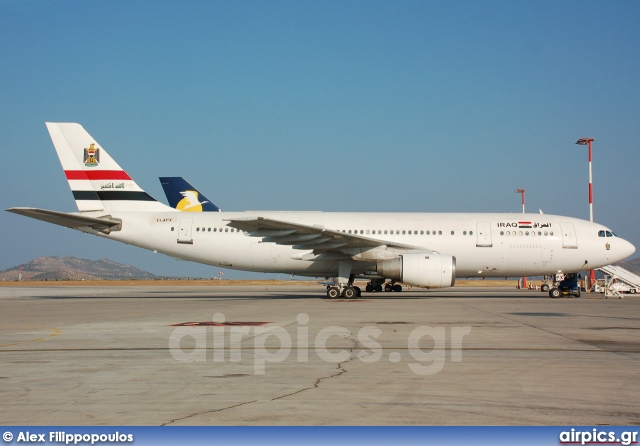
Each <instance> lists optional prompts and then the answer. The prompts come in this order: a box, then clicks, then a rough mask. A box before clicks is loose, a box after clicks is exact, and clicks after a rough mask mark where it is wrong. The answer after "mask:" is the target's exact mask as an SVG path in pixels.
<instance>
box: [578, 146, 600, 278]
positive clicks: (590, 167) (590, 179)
mask: <svg viewBox="0 0 640 446" xmlns="http://www.w3.org/2000/svg"><path fill="white" fill-rule="evenodd" d="M593 141H595V139H594V138H580V139H579V140H577V141H576V144H578V145H580V146H588V147H589V221H590V222H592V223H593V167H592V166H593V163H592V160H593V152H592V147H591V143H593ZM589 279H590V280H589V282H590V284H589V285H590V286H592V285H593V284H594V283H595V282H596V272H595V271H594V270H591V271H590V272H589Z"/></svg>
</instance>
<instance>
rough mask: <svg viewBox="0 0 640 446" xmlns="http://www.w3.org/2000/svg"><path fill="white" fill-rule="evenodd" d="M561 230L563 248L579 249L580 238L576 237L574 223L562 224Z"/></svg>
mask: <svg viewBox="0 0 640 446" xmlns="http://www.w3.org/2000/svg"><path fill="white" fill-rule="evenodd" d="M560 230H561V231H562V247H563V248H570V249H571V248H577V247H578V238H577V237H576V228H574V227H573V223H568V222H565V223H560Z"/></svg>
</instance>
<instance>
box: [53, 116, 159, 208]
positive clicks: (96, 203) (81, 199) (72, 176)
mask: <svg viewBox="0 0 640 446" xmlns="http://www.w3.org/2000/svg"><path fill="white" fill-rule="evenodd" d="M46 124H47V130H49V135H50V136H51V140H52V141H53V145H54V147H55V148H56V152H57V153H58V158H60V163H61V164H62V169H63V170H64V174H65V176H66V177H67V180H68V181H69V187H70V188H71V192H73V198H74V199H75V200H76V205H77V206H78V210H80V211H112V210H113V211H166V210H168V209H170V208H168V207H167V206H165V205H164V204H162V203H160V202H159V201H156V200H155V199H154V198H152V197H151V196H150V195H149V194H147V193H146V192H145V191H144V190H142V188H140V186H138V185H137V184H136V182H135V181H133V180H132V179H131V177H130V176H129V175H128V174H127V173H126V172H125V171H124V170H123V169H122V167H120V166H119V165H118V163H116V162H115V161H114V159H113V158H111V157H110V156H109V154H108V153H107V151H106V150H105V149H104V148H103V147H102V146H100V145H99V144H98V142H97V141H96V140H95V139H94V138H92V137H91V135H89V133H88V132H87V131H86V130H85V129H84V128H83V127H82V126H81V125H80V124H75V123H56V122H47V123H46Z"/></svg>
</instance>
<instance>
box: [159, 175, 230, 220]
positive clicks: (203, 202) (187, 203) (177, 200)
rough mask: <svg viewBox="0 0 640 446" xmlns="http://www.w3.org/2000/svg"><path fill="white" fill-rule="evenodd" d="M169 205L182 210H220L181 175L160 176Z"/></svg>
mask: <svg viewBox="0 0 640 446" xmlns="http://www.w3.org/2000/svg"><path fill="white" fill-rule="evenodd" d="M160 184H162V188H163V189H164V193H165V195H166V196H167V200H168V201H169V206H171V207H172V208H176V209H177V210H179V211H182V212H221V209H220V208H219V207H218V206H216V205H215V204H213V203H212V202H211V201H210V200H209V199H208V198H207V197H205V196H204V194H203V193H202V192H200V191H199V190H198V189H196V188H195V187H193V186H192V185H191V184H189V182H188V181H187V180H185V179H184V178H182V177H160Z"/></svg>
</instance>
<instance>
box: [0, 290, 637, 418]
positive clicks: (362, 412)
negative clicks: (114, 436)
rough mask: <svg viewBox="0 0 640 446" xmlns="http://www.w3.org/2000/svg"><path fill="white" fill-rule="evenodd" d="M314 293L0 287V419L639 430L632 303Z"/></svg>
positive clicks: (499, 294) (462, 294)
mask: <svg viewBox="0 0 640 446" xmlns="http://www.w3.org/2000/svg"><path fill="white" fill-rule="evenodd" d="M323 293H324V291H323V289H322V287H320V286H317V287H315V286H310V287H309V286H307V287H295V286H286V287H265V286H236V287H220V286H218V287H199V286H190V287H178V286H170V287H159V286H149V287H147V286H135V287H134V286H124V287H118V286H94V287H82V286H79V287H54V288H45V287H0V358H1V361H0V389H1V390H0V394H1V395H2V405H1V406H0V424H3V425H638V424H640V405H639V404H638V401H639V400H640V369H639V367H638V366H639V365H640V297H636V296H630V297H628V298H625V299H622V300H619V299H608V300H605V299H602V298H596V297H599V296H593V298H590V297H589V296H588V295H587V294H586V293H584V294H583V297H582V298H580V299H575V298H572V299H557V300H553V299H550V298H549V297H548V295H547V294H546V293H541V292H539V291H529V290H515V289H509V288H460V289H458V288H452V289H444V290H430V291H427V290H417V289H413V290H408V291H403V292H402V293H379V294H368V295H365V296H363V298H362V299H358V300H352V301H344V300H328V299H323V298H321V296H322V295H323ZM223 320H224V323H226V324H227V325H223V324H222V322H223ZM214 322H215V323H216V324H217V325H215V324H214ZM222 340H223V341H224V347H221V345H220V343H221V342H222Z"/></svg>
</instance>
